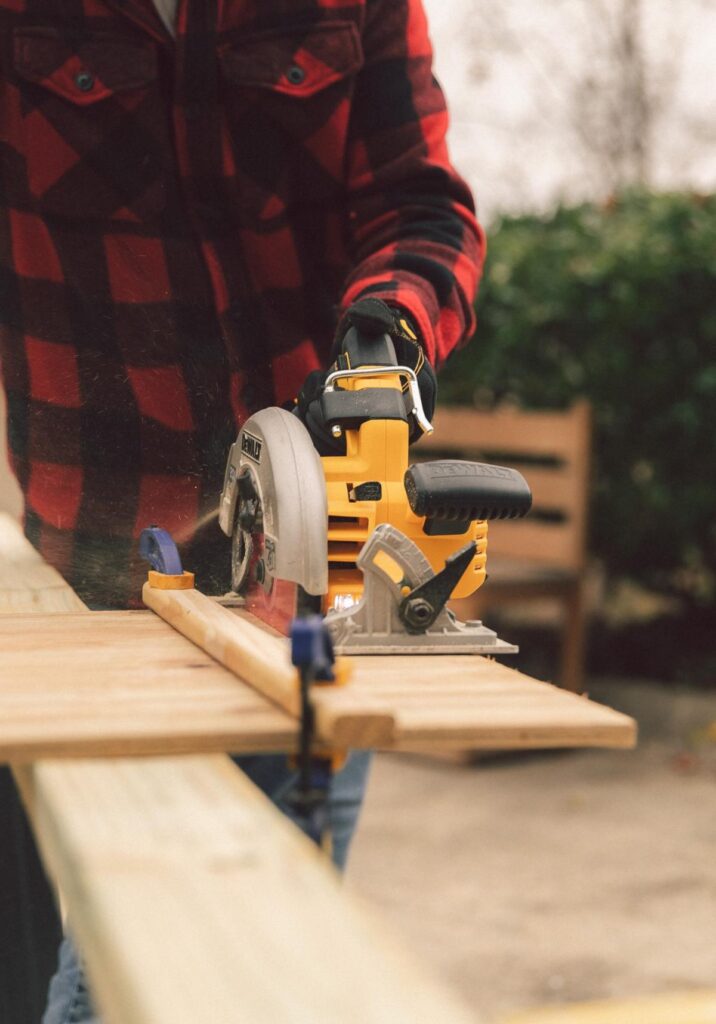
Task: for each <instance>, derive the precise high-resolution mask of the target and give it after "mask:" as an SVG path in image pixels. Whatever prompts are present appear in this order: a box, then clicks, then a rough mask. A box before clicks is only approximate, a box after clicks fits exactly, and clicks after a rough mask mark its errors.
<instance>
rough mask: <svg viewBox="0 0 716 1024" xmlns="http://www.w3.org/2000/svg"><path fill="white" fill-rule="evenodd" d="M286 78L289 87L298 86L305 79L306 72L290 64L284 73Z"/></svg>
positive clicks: (296, 65)
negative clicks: (289, 84)
mask: <svg viewBox="0 0 716 1024" xmlns="http://www.w3.org/2000/svg"><path fill="white" fill-rule="evenodd" d="M286 78H287V79H288V80H289V82H290V83H291V85H300V84H301V82H303V81H304V80H305V78H306V72H305V71H304V70H303V68H301V67H299V66H298V64H292V65H291V67H290V68H289V69H288V71H287V72H286Z"/></svg>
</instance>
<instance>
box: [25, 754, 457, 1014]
mask: <svg viewBox="0 0 716 1024" xmlns="http://www.w3.org/2000/svg"><path fill="white" fill-rule="evenodd" d="M147 767H150V770H149V771H147V770H146V769H147ZM36 781H37V796H36V819H37V828H38V831H39V834H40V836H41V838H42V844H43V848H44V849H45V850H46V851H47V856H48V859H49V861H50V863H51V864H52V867H53V871H54V873H55V874H56V876H57V877H58V878H59V880H60V882H61V884H62V886H63V888H64V889H65V891H66V893H67V896H68V900H69V904H70V907H71V909H72V908H75V913H74V916H73V920H74V927H75V930H76V931H77V935H78V938H79V941H80V943H81V946H82V948H83V949H85V950H87V951H88V952H89V951H91V955H90V956H89V959H88V966H89V971H90V977H91V981H92V984H93V987H94V989H95V991H96V992H97V994H98V996H99V1000H100V1003H101V1005H102V1007H103V1020H105V1021H106V1024H129V1022H131V1024H163V1022H167V1024H169V1022H171V1024H197V1022H212V1024H230V1022H234V1021H251V1022H252V1024H297V1022H304V1021H305V1022H307V1024H308V1022H309V1021H310V1022H311V1024H336V1022H337V1021H340V1022H342V1024H351V1022H355V1024H396V1022H398V1024H400V1022H403V1024H408V1022H410V1024H436V1022H438V1021H440V1022H442V1021H450V1022H454V1024H466V1022H467V1021H468V1020H469V1019H473V1022H474V1018H471V1016H470V1015H468V1014H467V1013H465V1012H464V1011H463V1009H462V1008H461V1007H460V1006H458V1005H457V1004H456V1003H455V1002H453V1000H452V999H451V998H450V997H449V995H446V994H445V993H443V992H441V991H438V990H437V988H436V987H435V986H434V985H433V984H432V983H431V982H430V981H429V980H428V979H427V978H426V977H425V974H424V973H423V972H421V973H420V974H419V973H418V972H417V971H416V970H415V968H411V967H410V966H409V964H408V963H406V961H405V960H404V959H403V957H402V955H401V954H400V953H398V952H397V950H396V948H395V947H393V945H392V944H391V942H390V941H389V940H387V939H386V938H385V937H384V936H383V935H382V934H381V933H380V930H379V929H378V928H376V927H375V926H374V924H373V922H372V921H371V920H370V919H369V918H368V917H367V916H366V915H365V914H364V913H363V912H362V911H361V910H360V909H359V908H358V907H357V906H356V904H355V902H354V901H353V900H352V899H350V898H349V897H348V895H347V894H346V893H345V892H344V891H343V890H342V889H341V887H340V885H339V882H338V878H337V876H335V877H334V876H333V872H332V871H330V869H328V867H327V865H326V864H325V862H322V861H321V859H320V857H319V855H318V853H317V851H316V850H315V847H313V846H311V845H310V844H309V843H308V841H307V840H305V839H304V838H303V837H302V836H301V835H300V834H299V833H298V832H297V831H296V830H295V829H294V828H292V827H291V826H290V825H289V824H288V823H287V822H286V821H285V820H279V818H278V815H277V812H276V811H275V810H274V809H273V808H272V807H271V806H270V805H268V802H267V801H266V800H265V799H264V798H262V797H261V796H260V795H259V794H258V793H257V792H256V791H255V789H254V788H253V787H252V786H251V785H250V783H248V782H247V781H246V780H245V779H243V778H242V777H240V775H239V774H238V773H237V772H236V771H235V770H233V769H232V767H231V766H230V765H229V764H227V762H226V760H225V759H222V758H176V759H160V760H157V761H154V762H152V763H151V766H148V765H146V764H145V763H143V762H142V761H141V760H135V761H133V762H129V761H121V762H113V761H111V760H110V761H106V762H102V763H98V762H93V763H92V764H91V767H88V766H86V765H80V764H74V765H72V766H68V765H67V764H64V763H52V762H50V763H45V764H43V765H41V766H39V767H38V768H37V769H36ZM77 908H79V910H80V911H81V912H80V913H78V912H77Z"/></svg>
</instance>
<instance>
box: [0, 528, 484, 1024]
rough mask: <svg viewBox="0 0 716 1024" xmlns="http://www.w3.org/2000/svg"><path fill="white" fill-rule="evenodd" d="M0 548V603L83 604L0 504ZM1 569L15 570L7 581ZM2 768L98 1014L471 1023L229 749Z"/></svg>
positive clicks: (27, 619)
mask: <svg viewBox="0 0 716 1024" xmlns="http://www.w3.org/2000/svg"><path fill="white" fill-rule="evenodd" d="M0 549H2V550H3V551H4V552H5V554H7V555H8V556H9V557H7V558H6V559H5V560H4V561H3V560H0V607H1V608H2V609H3V610H5V611H7V609H8V607H11V608H12V609H13V610H14V611H15V612H17V613H19V612H23V611H28V610H36V609H43V610H44V611H47V612H50V613H55V617H57V614H56V613H57V612H58V611H59V610H62V611H74V610H76V609H80V610H81V609H83V608H84V605H83V604H82V602H81V601H80V599H79V598H78V597H77V596H76V595H75V594H74V593H73V592H72V591H71V589H70V588H69V587H68V586H67V584H66V583H64V581H63V580H62V579H61V577H59V576H58V574H57V573H55V572H54V570H52V569H50V568H49V567H48V566H46V565H45V564H44V563H43V562H42V560H41V559H40V558H39V556H37V555H36V553H35V552H34V551H33V549H32V548H31V547H30V545H29V544H28V543H27V542H26V541H25V539H24V537H23V536H22V534H21V531H20V530H19V528H18V526H17V524H16V523H14V522H13V521H12V520H11V519H10V518H9V517H8V516H3V515H0ZM8 566H10V567H11V569H12V573H8V575H9V576H10V577H12V579H13V580H14V582H13V586H12V587H11V588H9V589H8V590H4V589H3V583H4V582H5V580H6V579H7V578H8V575H4V570H5V569H6V568H7V567H8ZM16 570H17V572H16ZM23 582H24V583H25V589H24V590H23ZM8 594H10V598H9V599H7V595H8ZM93 614H94V613H93ZM93 614H92V615H90V614H89V613H88V612H87V611H85V612H84V618H85V619H87V620H90V619H91V620H93V621H94V617H93ZM52 617H53V616H52V615H48V616H45V617H44V621H45V622H47V620H49V619H51V618H52ZM143 617H144V619H145V620H146V623H147V625H148V626H150V628H152V627H155V626H156V625H157V624H159V625H160V626H161V627H162V628H163V630H164V633H165V634H166V633H167V631H168V627H165V626H164V625H163V624H161V623H158V620H156V619H153V617H151V616H149V615H146V616H143ZM75 618H77V616H75ZM34 619H35V616H33V615H29V616H25V615H21V614H15V615H13V616H10V615H8V616H6V617H5V619H4V622H5V623H6V624H8V625H10V624H11V623H12V622H14V623H15V625H16V626H18V627H19V626H21V625H23V624H24V625H30V624H31V623H32V621H33V620H34ZM62 619H63V616H62V615H59V617H58V619H57V621H58V622H60V621H61V620H62ZM60 632H62V630H61V629H60ZM171 639H172V642H173V646H174V648H175V647H176V640H177V639H178V638H177V637H176V636H174V635H172V637H171ZM187 646H188V647H189V648H190V654H191V658H192V659H193V661H194V662H195V663H196V662H197V659H198V657H199V653H198V652H197V651H196V650H194V649H193V648H191V645H190V644H189V643H188V641H187ZM206 660H207V662H209V663H210V667H213V662H211V660H210V659H208V657H207V659H206ZM55 661H56V663H57V659H55ZM110 663H111V659H110ZM220 671H221V673H222V677H226V673H225V672H224V670H220ZM32 678H33V677H32V676H29V675H28V674H27V673H26V675H25V685H26V686H27V685H28V684H30V683H31V682H32ZM124 678H125V684H126V683H127V680H128V678H129V677H128V675H127V673H125V676H124ZM233 686H234V689H236V684H235V683H234V684H233ZM243 689H244V690H245V691H246V694H247V695H248V696H253V697H254V700H255V701H257V702H260V703H261V704H262V705H265V704H266V702H265V701H263V699H262V698H259V697H258V696H256V695H254V694H253V692H252V691H251V690H249V689H248V688H245V687H244V688H243ZM84 696H85V698H86V697H87V694H85V695H84ZM36 710H38V711H39V712H40V713H42V708H41V705H39V706H38V708H37V709H36ZM68 710H73V711H79V708H74V709H68V707H67V704H65V705H64V708H63V710H61V711H59V712H58V709H57V708H53V709H49V710H48V709H47V708H46V709H45V712H44V717H45V718H49V717H53V718H58V717H60V718H61V717H63V714H64V716H66V715H67V712H68ZM269 710H271V711H272V713H273V714H274V715H275V716H277V717H278V718H280V719H281V720H282V721H283V722H284V723H287V724H288V725H290V727H291V728H295V725H294V724H293V723H292V722H291V720H290V719H289V718H288V717H287V716H286V715H284V713H283V712H279V711H276V710H274V709H271V708H270V707H269ZM282 727H283V726H282ZM103 753H106V749H105V750H104V751H103ZM13 771H14V775H15V778H16V781H17V784H18V786H19V787H20V790H21V793H22V796H23V800H24V802H25V805H26V807H27V810H28V813H29V816H30V820H31V822H32V824H33V829H34V831H35V835H36V838H37V840H38V845H39V847H40V850H41V853H42V856H43V859H44V861H45V864H46V866H47V867H48V871H49V874H50V875H51V877H52V881H53V883H55V884H59V886H61V890H62V893H63V896H65V897H66V903H67V905H68V915H69V917H70V920H71V925H72V929H73V932H74V934H75V936H76V937H77V938H78V941H79V944H80V948H81V949H82V951H83V956H84V959H85V963H86V966H87V970H88V973H89V977H90V981H91V984H92V990H93V993H94V995H95V999H96V1001H97V1003H98V1006H99V1010H100V1013H101V1016H102V1020H103V1021H104V1022H105V1024H196V1022H197V1021H207V1020H211V1021H216V1022H217V1024H223V1022H227V1024H228V1022H229V1021H234V1020H238V1019H240V1020H251V1021H252V1022H254V1024H295V1022H298V1021H304V1020H305V1021H309V1020H310V1021H312V1022H314V1021H315V1024H334V1022H335V1021H336V1020H341V1021H347V1022H348V1024H350V1022H351V1021H356V1022H358V1021H361V1024H362V1022H365V1024H388V1022H390V1024H393V1022H396V1024H408V1022H413V1021H418V1022H421V1021H424V1022H425V1024H428V1022H431V1024H432V1021H435V1020H450V1021H455V1022H456V1024H467V1022H468V1020H472V1021H473V1024H475V1019H474V1017H473V1015H472V1014H469V1013H467V1012H466V1011H465V1010H464V1008H462V1007H461V1006H460V1005H458V1003H457V1002H456V1000H455V999H454V998H453V997H452V996H451V995H450V994H448V993H445V992H443V991H442V990H441V989H440V988H439V987H438V986H436V985H433V984H432V983H431V982H430V981H429V980H427V979H426V977H425V972H424V970H422V969H419V968H417V967H415V966H414V965H412V964H411V963H410V962H409V961H408V960H406V959H405V957H404V956H403V955H402V954H401V953H400V952H399V951H398V949H397V947H394V946H393V945H392V943H391V941H390V939H388V938H386V937H385V936H384V935H383V933H382V931H381V930H380V928H379V927H377V926H376V925H375V924H374V922H373V921H372V920H370V918H369V917H367V916H366V914H365V913H364V912H363V911H362V910H361V909H360V908H358V907H357V906H356V903H355V901H354V900H352V899H351V898H350V897H349V896H348V894H346V893H345V892H343V891H342V890H340V889H339V887H338V885H337V879H336V877H335V875H334V874H333V872H332V869H330V868H329V866H328V865H327V864H326V863H325V860H323V859H321V860H319V858H318V855H317V853H316V851H315V850H314V848H313V847H311V846H310V845H309V844H307V842H306V841H305V840H304V839H303V837H301V836H300V834H299V833H298V832H297V831H296V830H295V829H294V828H293V827H291V826H290V825H289V824H288V822H287V821H286V819H284V818H282V816H281V815H279V813H278V812H277V811H276V809H275V808H274V807H273V806H272V805H271V804H270V803H269V802H268V801H267V800H266V799H265V798H264V797H263V796H262V795H261V794H260V793H259V791H258V790H257V789H256V788H255V787H254V786H252V784H251V783H250V782H249V781H248V780H247V779H246V778H245V777H244V776H243V775H242V774H241V773H240V772H239V771H238V770H237V769H236V768H235V767H234V766H233V765H232V764H231V762H230V761H229V759H228V758H227V757H225V756H220V755H213V756H205V757H196V756H195V757H190V758H189V757H184V758H151V759H137V758H132V759H106V758H105V759H103V760H101V761H97V760H82V761H79V760H64V761H41V762H38V763H36V764H20V765H13ZM277 979H278V983H277Z"/></svg>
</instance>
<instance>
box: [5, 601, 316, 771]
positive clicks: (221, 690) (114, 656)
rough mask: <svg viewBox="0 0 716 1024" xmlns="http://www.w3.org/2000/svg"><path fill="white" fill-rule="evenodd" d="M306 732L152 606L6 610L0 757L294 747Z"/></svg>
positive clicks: (256, 749)
mask: <svg viewBox="0 0 716 1024" xmlns="http://www.w3.org/2000/svg"><path fill="white" fill-rule="evenodd" d="M296 732H297V725H296V722H295V720H294V719H292V718H290V717H289V716H288V715H287V714H286V713H285V712H282V711H280V710H279V709H278V708H276V707H275V706H274V705H272V704H271V703H269V702H268V701H267V700H265V699H264V698H263V697H261V696H260V695H259V694H258V693H257V692H256V691H255V690H253V689H252V688H251V687H249V686H246V685H244V684H243V683H241V682H239V681H238V680H237V679H236V678H235V677H234V676H233V675H231V674H230V673H229V672H227V671H226V669H224V668H222V667H221V666H220V665H218V664H217V663H216V661H214V659H213V658H211V657H209V655H208V654H205V653H204V652H203V651H201V650H199V648H197V647H195V646H194V644H192V643H191V642H190V641H189V640H185V639H184V638H183V637H181V636H179V635H178V634H177V633H175V632H174V630H172V629H171V628H170V627H169V626H167V624H166V623H164V622H162V621H161V619H159V618H158V617H157V616H156V615H154V614H153V613H152V612H91V613H87V612H84V613H79V614H72V615H66V614H57V615H35V614H29V615H22V616H7V615H0V759H3V760H14V761H16V762H17V761H22V760H36V759H37V758H39V757H48V756H51V757H61V756H83V757H99V756H102V757H106V756H113V755H114V756H116V755H130V754H151V753H154V754H162V753H164V754H167V753H180V752H196V751H202V752H216V751H227V750H231V751H234V752H254V751H261V750H266V751H268V750H290V749H293V747H294V745H295V743H294V737H295V736H296Z"/></svg>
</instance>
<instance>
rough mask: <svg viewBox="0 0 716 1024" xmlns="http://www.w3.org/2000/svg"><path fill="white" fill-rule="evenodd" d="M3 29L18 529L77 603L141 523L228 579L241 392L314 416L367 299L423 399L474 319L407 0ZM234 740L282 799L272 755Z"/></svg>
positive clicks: (60, 4)
mask: <svg viewBox="0 0 716 1024" xmlns="http://www.w3.org/2000/svg"><path fill="white" fill-rule="evenodd" d="M0 40H1V42H2V54H3V57H2V69H3V70H2V78H1V82H2V94H1V99H0V117H1V120H0V138H1V140H2V147H1V149H0V158H1V159H2V185H3V195H2V200H1V201H0V210H1V216H2V221H1V225H0V246H1V251H0V282H1V284H0V358H1V359H2V369H3V379H4V386H5V391H6V396H7V405H8V438H9V448H10V456H11V463H12V466H13V469H14V472H15V474H16V475H17V478H18V480H19V482H20V485H21V487H22V490H23V492H24V497H25V531H26V534H27V536H28V538H29V539H30V541H31V542H32V543H33V544H34V545H35V546H36V548H37V549H38V550H39V551H40V552H41V553H42V554H43V556H44V557H45V558H46V560H47V561H48V562H50V563H51V564H52V565H54V566H55V567H56V568H57V569H59V571H60V572H61V573H62V574H63V575H64V577H65V578H66V579H67V580H68V582H69V583H70V584H71V585H72V586H73V587H74V589H75V590H76V591H77V593H78V594H79V595H80V596H81V597H82V598H83V599H84V600H85V601H87V603H88V604H90V605H91V606H92V607H95V608H97V607H105V608H106V607H127V606H131V605H132V604H133V603H136V602H137V601H138V595H139V594H140V590H141V582H142V578H143V577H144V575H145V567H144V566H143V565H142V564H141V563H140V562H139V560H138V557H137V551H136V549H137V538H138V536H139V533H140V532H141V530H142V529H143V528H144V527H145V526H147V525H149V524H150V523H159V524H160V525H162V526H163V527H165V528H166V529H168V530H169V531H170V532H171V533H172V534H173V535H174V536H175V537H176V538H178V539H180V540H181V541H182V546H181V550H182V553H183V557H184V561H185V563H186V564H187V565H188V566H190V567H191V568H192V569H193V570H195V571H196V574H197V585H198V586H199V587H200V588H201V589H204V590H206V591H208V592H222V591H224V590H226V589H227V578H228V570H229V563H230V559H229V554H228V551H227V546H226V538H224V536H223V534H222V533H221V531H220V530H219V529H218V527H217V525H216V522H215V519H216V512H217V504H218V501H217V498H218V495H219V493H220V490H221V486H222V477H223V471H224V466H225V460H226V456H227V452H228V449H229V447H230V445H231V443H232V441H233V440H234V439H235V436H236V432H237V429H238V427H239V425H240V424H241V423H242V422H243V421H244V420H245V419H246V417H247V415H249V414H250V413H251V412H252V411H255V410H257V409H260V408H263V407H265V406H268V405H272V404H287V403H292V402H294V400H295V399H296V397H297V396H299V395H301V396H302V398H301V401H300V402H299V406H298V411H299V413H300V414H301V415H303V417H304V419H305V420H306V422H307V423H308V424H309V426H310V428H311V429H312V430H313V431H314V433H318V434H320V426H321V425H320V423H319V424H316V422H315V419H314V418H312V415H311V406H312V402H311V398H312V396H313V397H315V379H316V374H317V373H320V372H323V371H325V368H326V367H327V366H328V365H329V364H330V362H331V361H332V360H333V358H335V352H334V351H333V344H334V340H335V339H336V337H337V338H338V340H340V337H341V332H342V331H345V329H346V325H347V323H348V322H350V316H351V312H350V311H351V310H352V309H353V310H355V308H356V307H355V304H356V303H359V304H360V303H361V302H365V300H366V299H371V300H373V304H372V313H371V315H373V316H374V317H375V316H377V318H378V320H379V321H380V320H381V319H382V320H384V323H385V324H386V325H387V326H388V328H389V329H390V330H391V331H393V332H394V334H395V338H396V343H397V344H398V347H399V349H400V351H401V358H405V359H412V364H411V365H413V366H415V367H416V369H419V370H420V376H421V384H422V386H423V388H424V392H425V396H426V401H428V402H430V401H432V400H433V399H434V376H433V375H432V370H431V369H430V368H431V367H434V366H439V365H440V363H441V362H443V361H444V360H445V359H446V358H447V356H448V355H449V353H450V352H451V351H452V350H453V349H454V348H456V347H457V346H458V345H459V344H460V343H461V342H463V341H465V340H466V339H467V338H468V337H469V336H470V335H471V333H472V330H473V326H474V320H473V300H474V297H475V291H476V287H477V282H478V279H479V275H480V270H481V265H482V260H483V256H484V236H483V233H482V230H481V228H480V227H479V225H478V223H477V221H476V219H475V211H474V204H473V200H472V197H471V194H470V192H469V190H468V188H467V186H466V184H465V183H464V181H462V179H461V178H460V177H459V176H458V174H457V173H456V172H455V170H454V169H453V167H452V166H451V164H450V162H449V158H448V154H447V150H446V144H445V133H446V126H447V114H446V109H445V102H444V98H443V94H442V92H441V90H440V87H439V85H438V83H437V82H436V80H435V78H434V77H433V74H432V67H431V56H432V55H431V46H430V41H429V36H428V31H427V25H426V19H425V14H424V11H423V8H422V5H421V0H300V2H296V3H291V4H286V3H285V2H282V0H261V2H260V3H258V2H255V0H223V2H222V3H220V2H218V0H123V2H122V3H121V4H120V3H119V2H118V0H57V3H55V4H53V5H51V7H50V6H49V5H44V4H41V3H39V2H38V0H0ZM358 308H359V312H360V310H361V309H362V310H363V313H364V314H365V306H362V307H361V306H360V305H359V307H358ZM336 330H337V331H338V334H336ZM305 380H308V381H312V382H313V383H312V384H311V387H310V388H308V390H307V389H306V388H303V390H302V385H303V382H304V381H305ZM314 411H315V404H314ZM279 761H280V765H279V763H278V762H279ZM353 765H354V767H353V769H351V762H350V761H349V764H348V766H347V768H346V772H345V774H344V778H343V780H342V779H341V776H338V777H337V779H336V782H335V787H334V790H335V791H334V809H335V813H336V814H337V817H338V819H339V820H340V822H341V825H340V826H339V831H340V830H341V829H342V832H341V835H342V839H341V840H340V842H339V843H338V844H337V845H338V849H339V851H340V852H339V853H338V854H337V856H338V857H339V858H340V859H344V858H345V855H346V852H347V846H348V841H349V839H350V834H351V832H352V829H353V827H354V825H355V819H356V816H357V809H358V806H359V805H360V796H361V792H362V789H363V786H364V782H365V773H366V759H365V758H362V759H358V760H356V759H354V761H353ZM244 767H245V768H246V769H247V770H248V771H249V772H250V773H251V774H252V777H254V778H255V779H256V780H257V781H258V782H259V784H260V785H262V787H263V788H264V790H265V791H266V792H269V793H270V794H272V795H273V796H274V797H275V798H276V799H280V796H281V794H282V793H283V792H284V790H285V786H286V784H287V779H286V778H285V773H286V769H285V759H278V760H274V761H271V760H270V759H269V760H266V759H264V758H260V759H254V760H252V761H250V762H248V761H247V762H244ZM342 785H345V792H344V793H342V792H341V786H342ZM63 978H64V982H63V980H62V979H63ZM68 979H69V982H68ZM58 990H59V991H58ZM73 1000H75V1005H73ZM51 1004H52V1005H51V1006H50V1008H49V1009H48V1011H47V1013H46V1016H45V1018H44V1019H45V1022H46V1024H61V1022H65V1021H69V1020H73V1021H79V1020H85V1019H89V1016H90V1014H91V1010H90V1008H89V1000H88V999H87V997H86V991H85V986H84V982H83V979H82V975H81V970H80V968H79V965H78V964H77V962H76V958H75V956H74V951H73V950H72V949H71V947H70V946H66V947H65V949H64V951H63V959H62V963H61V972H60V976H59V981H58V979H57V978H56V979H55V984H54V985H53V999H52V1000H51Z"/></svg>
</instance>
